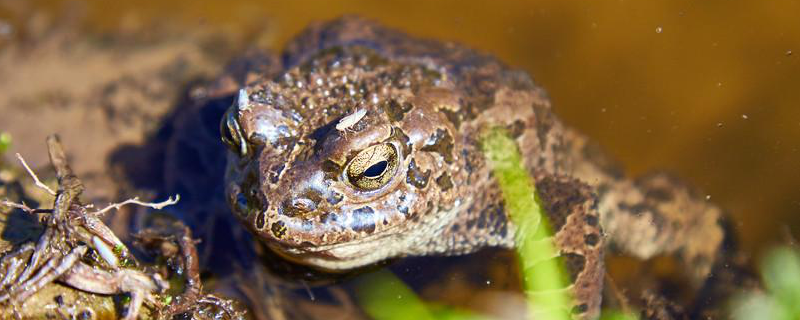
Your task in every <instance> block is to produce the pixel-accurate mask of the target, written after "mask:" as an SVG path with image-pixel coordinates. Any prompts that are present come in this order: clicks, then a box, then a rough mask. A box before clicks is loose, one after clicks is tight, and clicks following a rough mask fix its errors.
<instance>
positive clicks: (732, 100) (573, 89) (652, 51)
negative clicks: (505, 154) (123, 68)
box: [0, 0, 800, 254]
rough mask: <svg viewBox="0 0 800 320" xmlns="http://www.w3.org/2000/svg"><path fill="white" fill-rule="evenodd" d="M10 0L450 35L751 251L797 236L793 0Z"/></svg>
mask: <svg viewBox="0 0 800 320" xmlns="http://www.w3.org/2000/svg"><path fill="white" fill-rule="evenodd" d="M3 3H4V1H0V4H3ZM5 3H6V4H9V5H8V6H0V20H4V21H6V22H8V23H10V25H12V26H13V25H16V24H20V23H26V22H27V21H17V20H15V19H18V18H15V15H14V14H12V11H13V10H9V9H8V8H19V7H26V8H28V9H31V8H32V9H33V10H38V11H41V12H43V13H46V14H47V15H50V16H63V15H81V16H84V17H85V18H83V19H82V20H81V21H82V25H83V27H85V28H86V30H88V31H90V32H98V33H102V32H104V31H108V30H114V31H118V30H134V32H144V33H147V32H153V33H157V32H158V28H156V27H150V26H151V25H159V24H164V23H168V24H170V25H173V24H174V25H177V26H178V27H179V28H185V29H187V30H190V29H193V28H196V27H200V26H202V27H203V28H206V27H210V28H218V29H220V30H226V32H229V33H230V34H232V35H238V36H241V37H248V36H249V35H251V34H255V31H260V30H261V29H263V28H268V29H269V30H271V31H270V32H268V34H269V35H270V36H269V37H259V38H258V39H257V40H258V41H259V42H260V43H261V44H262V45H268V46H271V47H273V48H280V47H281V45H282V44H283V43H284V42H286V41H287V39H289V38H290V37H292V36H293V35H294V34H295V33H297V32H298V31H300V30H301V29H302V28H303V27H304V26H305V25H306V24H308V23H309V22H310V21H315V20H321V19H328V18H333V17H336V16H339V15H342V14H348V13H355V14H360V15H364V16H367V17H371V18H374V19H377V20H379V21H381V22H383V23H385V24H387V25H390V26H393V27H397V28H400V29H403V30H406V31H408V32H410V33H413V34H417V35H424V36H427V37H433V38H439V39H450V40H457V41H460V42H463V43H466V44H468V45H470V46H473V47H476V48H479V49H481V50H483V51H486V52H491V53H493V54H495V55H497V56H499V57H500V58H501V59H502V60H504V61H505V62H507V63H508V64H510V65H513V66H517V67H519V68H522V69H525V70H527V71H528V72H529V73H530V74H531V75H532V76H533V77H534V79H536V81H537V82H538V83H539V84H541V85H542V86H543V87H545V88H546V89H547V90H548V91H549V92H550V95H551V97H552V101H553V105H554V106H555V109H556V112H557V113H558V114H559V115H560V116H561V117H562V118H563V119H564V120H565V121H566V122H567V123H569V124H571V125H573V126H575V127H578V128H580V129H581V130H583V131H584V132H586V133H588V134H589V135H590V136H592V137H594V138H595V139H596V140H598V141H600V143H601V144H602V145H603V146H605V147H606V148H607V149H608V150H609V151H610V153H611V154H613V155H615V156H616V157H617V158H618V159H620V160H621V161H622V162H623V163H624V165H625V167H626V168H627V169H629V172H631V173H632V174H639V173H644V172H646V171H648V170H651V169H654V168H657V169H668V170H671V171H674V172H676V173H678V174H679V175H680V176H682V177H684V178H685V179H687V180H689V181H691V182H692V183H693V184H694V185H696V186H697V187H698V188H700V189H702V190H703V192H704V193H706V194H708V195H710V196H711V199H712V200H713V201H715V202H717V203H719V204H720V205H722V207H724V208H725V209H726V210H727V211H728V212H729V213H730V214H731V215H733V217H734V221H735V228H736V231H737V232H738V233H739V234H740V236H741V239H742V244H743V246H744V248H745V249H746V250H747V251H748V252H750V253H753V254H758V253H760V252H761V251H762V250H763V249H765V248H767V247H768V246H770V245H771V244H775V243H777V242H781V241H783V240H784V239H785V238H784V237H785V235H786V234H787V232H790V233H791V234H795V235H800V218H798V217H800V215H798V213H800V150H799V149H800V27H798V23H797V21H798V18H800V2H797V1H791V0H776V1H689V0H679V1H643V2H637V1H603V2H597V1H574V2H569V3H566V2H565V1H559V0H542V1H505V2H491V3H490V2H486V1H426V2H422V1H419V2H411V1H408V2H402V1H356V0H352V1H339V2H337V3H336V4H335V5H334V4H332V2H326V1H295V2H289V1H285V2H284V1H262V2H255V1H241V0H237V1H195V0H192V1H186V0H183V1H172V2H166V1H158V0H146V1H104V0H87V1H29V2H25V3H22V2H21V1H5ZM5 36H6V37H9V36H13V30H12V32H11V35H5ZM0 37H2V36H0ZM0 77H2V75H0ZM17 139H23V140H24V139H25V138H24V137H17ZM37 142H38V141H37Z"/></svg>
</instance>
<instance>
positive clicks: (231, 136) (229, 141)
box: [219, 107, 247, 156]
mask: <svg viewBox="0 0 800 320" xmlns="http://www.w3.org/2000/svg"><path fill="white" fill-rule="evenodd" d="M241 132H242V129H241V127H240V126H239V120H238V119H237V117H236V109H235V108H234V107H231V108H230V109H228V111H226V112H225V115H224V116H223V117H222V121H220V124H219V134H220V136H221V137H222V142H224V143H225V145H226V146H228V148H229V149H231V151H233V152H236V153H238V154H239V156H244V155H246V154H247V142H245V140H244V138H243V137H242V134H241Z"/></svg>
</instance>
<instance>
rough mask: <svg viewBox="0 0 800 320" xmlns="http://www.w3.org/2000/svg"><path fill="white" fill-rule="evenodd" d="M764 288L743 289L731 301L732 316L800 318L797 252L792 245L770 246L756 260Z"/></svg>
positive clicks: (777, 319) (739, 318)
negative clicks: (750, 290) (757, 260)
mask: <svg viewBox="0 0 800 320" xmlns="http://www.w3.org/2000/svg"><path fill="white" fill-rule="evenodd" d="M759 268H760V270H761V278H762V280H763V283H764V287H765V292H758V291H756V292H745V293H742V294H740V295H739V296H738V297H736V298H734V299H733V300H732V301H731V306H730V309H731V313H732V314H733V318H734V319H736V320H746V319H774V320H790V319H800V304H798V301H800V253H798V251H797V249H796V248H791V247H778V248H774V249H772V250H771V251H770V252H769V253H768V254H767V255H766V256H765V257H764V258H763V259H762V261H761V263H760V264H759Z"/></svg>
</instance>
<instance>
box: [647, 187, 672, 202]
mask: <svg viewBox="0 0 800 320" xmlns="http://www.w3.org/2000/svg"><path fill="white" fill-rule="evenodd" d="M645 197H647V198H649V199H653V200H656V201H658V202H670V201H672V200H673V199H674V198H675V197H674V196H673V194H672V192H670V190H669V189H666V188H650V189H647V191H646V192H645Z"/></svg>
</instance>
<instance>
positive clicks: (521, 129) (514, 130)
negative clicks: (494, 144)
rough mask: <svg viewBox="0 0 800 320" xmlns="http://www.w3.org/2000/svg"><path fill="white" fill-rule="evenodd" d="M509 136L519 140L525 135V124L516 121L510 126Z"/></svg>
mask: <svg viewBox="0 0 800 320" xmlns="http://www.w3.org/2000/svg"><path fill="white" fill-rule="evenodd" d="M507 129H508V134H510V135H511V137H513V138H514V139H516V138H519V137H520V136H521V135H522V134H523V133H525V122H523V121H522V120H516V121H514V122H512V123H511V124H510V125H508V128H507Z"/></svg>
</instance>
